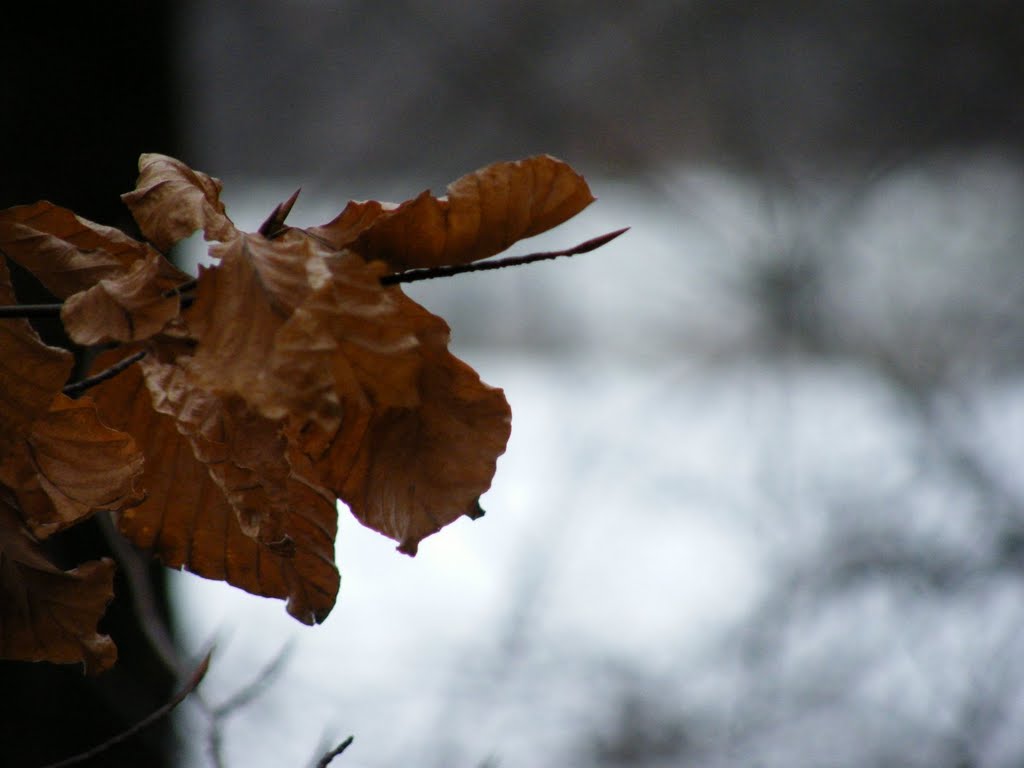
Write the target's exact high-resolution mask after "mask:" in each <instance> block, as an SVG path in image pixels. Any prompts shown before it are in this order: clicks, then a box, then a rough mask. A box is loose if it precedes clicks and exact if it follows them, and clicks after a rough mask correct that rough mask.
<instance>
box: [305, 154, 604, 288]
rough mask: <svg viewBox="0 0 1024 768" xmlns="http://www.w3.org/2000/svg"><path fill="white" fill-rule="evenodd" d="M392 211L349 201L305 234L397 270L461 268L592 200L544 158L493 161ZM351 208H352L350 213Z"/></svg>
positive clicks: (568, 171) (578, 180)
mask: <svg viewBox="0 0 1024 768" xmlns="http://www.w3.org/2000/svg"><path fill="white" fill-rule="evenodd" d="M447 192H448V194H447V195H445V196H444V197H433V196H432V195H431V194H430V193H429V192H424V193H423V194H421V195H420V196H419V197H417V198H415V199H413V200H409V201H408V202H405V203H402V204H401V205H399V206H397V207H391V208H390V209H389V206H381V205H380V204H372V203H350V204H349V207H348V208H346V209H345V210H344V211H342V213H341V214H340V215H339V216H338V217H337V218H335V219H334V221H332V222H330V223H329V224H326V225H324V226H323V227H317V228H314V229H312V230H310V231H311V233H312V234H314V235H315V236H317V237H321V238H323V239H324V240H325V241H327V242H329V243H331V244H332V245H333V246H334V247H335V248H345V247H347V248H350V249H352V250H354V251H356V252H358V253H359V254H361V255H362V256H363V257H364V258H366V259H368V260H369V259H381V260H382V261H385V262H387V264H388V266H389V267H390V268H391V269H392V270H395V271H401V270H405V269H414V268H419V267H438V266H444V265H449V264H466V263H469V262H471V261H477V260H478V259H483V258H487V257H488V256H493V255H494V254H496V253H500V252H501V251H503V250H505V249H506V248H508V247H509V246H510V245H512V244H513V243H515V242H516V241H518V240H522V239H523V238H526V237H532V236H533V235H537V234H540V233H541V232H544V231H546V230H548V229H551V228H552V227H555V226H557V225H559V224H561V223H562V222H564V221H566V220H567V219H569V218H571V217H573V216H575V215H576V214H577V213H579V212H580V211H582V210H583V209H584V208H586V207H587V206H588V205H590V203H592V202H593V201H594V197H593V195H591V193H590V188H589V187H588V186H587V183H586V181H584V179H583V177H582V176H580V175H579V174H578V173H576V171H574V170H573V169H572V168H571V167H570V166H569V165H567V164H566V163H563V162H562V161H561V160H557V159H555V158H553V157H551V156H549V155H537V156H535V157H529V158H526V159H525V160H517V161H515V162H506V163H494V164H492V165H488V166H486V167H485V168H481V169H480V170H478V171H475V172H473V173H470V174H467V175H465V176H463V177H462V178H460V179H458V180H456V181H454V182H452V183H451V184H449V185H448V190H447ZM350 208H351V209H352V210H351V211H350V210H349V209H350Z"/></svg>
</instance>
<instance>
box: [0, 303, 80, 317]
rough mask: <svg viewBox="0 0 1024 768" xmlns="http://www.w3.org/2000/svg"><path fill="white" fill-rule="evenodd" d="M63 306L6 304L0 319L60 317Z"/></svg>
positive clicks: (0, 311) (0, 313)
mask: <svg viewBox="0 0 1024 768" xmlns="http://www.w3.org/2000/svg"><path fill="white" fill-rule="evenodd" d="M63 306H64V305H63V304H6V305H4V306H2V307H0V317H60V310H61V308H62V307H63Z"/></svg>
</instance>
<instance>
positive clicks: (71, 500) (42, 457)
mask: <svg viewBox="0 0 1024 768" xmlns="http://www.w3.org/2000/svg"><path fill="white" fill-rule="evenodd" d="M142 461H143V460H142V454H141V453H139V451H138V450H137V449H136V447H135V442H134V441H133V440H132V438H131V436H129V435H127V434H125V433H124V432H119V431H117V430H115V429H111V428H109V427H107V426H106V425H104V424H103V423H101V422H100V420H99V416H98V414H97V413H96V407H95V405H94V404H93V402H92V400H91V399H89V398H87V397H84V398H82V399H80V400H72V399H70V398H68V397H65V396H64V395H61V394H58V395H57V397H56V398H55V399H54V401H53V403H52V405H51V407H50V410H49V411H48V412H47V413H46V414H44V415H43V416H42V417H40V418H39V419H37V420H36V421H35V422H33V424H32V428H31V432H30V433H29V435H28V437H27V438H26V439H25V440H24V441H23V442H22V444H21V446H20V447H19V449H15V450H14V451H12V452H11V454H10V455H9V456H8V457H7V460H6V461H3V462H0V483H3V484H4V485H6V486H7V487H8V488H10V489H11V490H12V491H13V492H14V493H15V494H16V496H17V500H18V504H19V506H20V508H21V510H22V515H23V519H24V521H25V524H26V525H28V527H29V528H30V529H31V530H32V533H33V534H34V535H35V536H36V537H37V538H40V539H43V538H46V537H47V536H50V535H51V534H52V533H54V532H56V531H59V530H63V529H64V528H67V527H68V526H70V525H74V524H75V523H77V522H79V521H81V520H83V519H84V518H86V517H89V516H90V515H92V514H93V513H95V512H97V511H100V510H118V509H121V508H123V507H125V506H128V505H131V504H134V503H137V502H138V501H139V500H140V499H141V494H140V493H139V492H138V491H137V490H136V489H135V487H134V482H135V480H136V479H137V478H138V477H139V476H140V475H141V474H142Z"/></svg>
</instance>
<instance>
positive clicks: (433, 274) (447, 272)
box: [380, 227, 629, 285]
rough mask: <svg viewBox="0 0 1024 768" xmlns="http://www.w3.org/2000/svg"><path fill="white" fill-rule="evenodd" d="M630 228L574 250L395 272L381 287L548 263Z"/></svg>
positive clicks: (580, 251) (602, 242)
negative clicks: (465, 273)
mask: <svg viewBox="0 0 1024 768" xmlns="http://www.w3.org/2000/svg"><path fill="white" fill-rule="evenodd" d="M628 229H629V227H626V228H624V229H618V230H616V231H614V232H609V233H608V234H606V235H601V236H600V237H595V238H593V239H591V240H587V241H586V242H583V243H580V244H579V245H576V246H573V247H572V248H566V249H565V250H563V251H545V252H543V253H530V254H527V255H526V256H510V257H507V258H504V259H494V260H493V261H478V262H474V263H473V264H455V265H452V266H445V267H428V268H426V269H408V270H406V271H404V272H395V273H394V274H391V275H384V276H383V277H381V279H380V282H381V285H396V284H398V283H415V282H418V281H420V280H433V279H434V278H437V277H451V276H452V275H461V274H462V273H463V272H484V271H486V270H489V269H503V268H505V267H517V266H520V265H521V264H532V263H533V262H535V261H546V260H548V259H557V258H558V257H559V256H575V255H576V254H578V253H586V252H587V251H593V250H595V249H597V248H600V247H601V246H602V245H605V244H606V243H610V242H611V241H612V240H614V239H615V238H616V237H618V236H619V235H621V234H622V233H623V232H626V231H627V230H628Z"/></svg>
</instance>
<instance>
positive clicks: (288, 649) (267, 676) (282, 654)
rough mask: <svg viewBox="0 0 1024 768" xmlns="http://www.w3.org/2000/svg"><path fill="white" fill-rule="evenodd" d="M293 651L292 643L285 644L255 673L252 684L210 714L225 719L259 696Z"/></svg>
mask: <svg viewBox="0 0 1024 768" xmlns="http://www.w3.org/2000/svg"><path fill="white" fill-rule="evenodd" d="M294 651H295V643H294V642H292V641H289V642H287V643H285V645H284V646H283V647H282V648H281V650H280V651H278V652H277V653H276V654H275V655H274V658H272V659H271V660H270V661H269V662H268V663H267V664H266V666H264V667H263V669H261V670H260V671H259V673H257V675H256V676H255V677H254V678H253V680H252V682H250V683H249V684H248V685H246V686H243V687H242V688H241V689H240V690H238V691H236V692H235V693H234V694H233V695H232V696H230V697H229V698H228V699H227V701H224V702H222V703H221V704H218V705H217V706H215V707H212V708H211V709H210V712H211V714H213V715H214V716H215V717H218V718H221V717H225V716H226V715H230V714H231V713H232V712H234V711H235V710H236V709H240V708H241V707H244V706H245V705H246V704H248V703H249V702H250V701H252V700H253V699H255V698H256V697H257V696H259V695H260V694H261V693H262V692H263V691H264V689H266V688H267V686H269V685H270V684H271V683H273V682H274V680H275V679H276V678H277V676H278V675H279V674H280V673H281V670H282V669H283V668H284V665H285V663H286V662H288V661H289V660H290V659H291V657H292V653H293V652H294Z"/></svg>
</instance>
